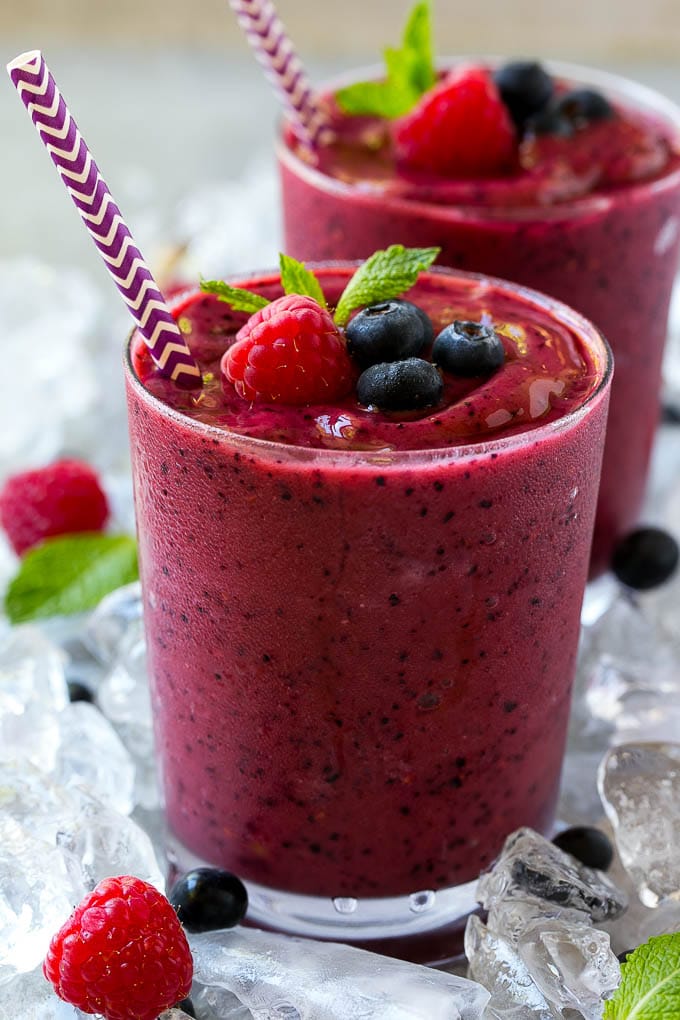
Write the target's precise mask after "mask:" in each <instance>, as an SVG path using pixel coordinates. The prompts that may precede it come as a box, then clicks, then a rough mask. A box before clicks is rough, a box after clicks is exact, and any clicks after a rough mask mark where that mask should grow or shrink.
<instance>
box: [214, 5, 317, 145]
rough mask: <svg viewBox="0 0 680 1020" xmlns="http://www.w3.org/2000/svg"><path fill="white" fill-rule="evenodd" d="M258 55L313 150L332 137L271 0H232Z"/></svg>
mask: <svg viewBox="0 0 680 1020" xmlns="http://www.w3.org/2000/svg"><path fill="white" fill-rule="evenodd" d="M229 3H230V5H231V7H232V10H233V11H234V12H235V14H236V16H237V18H238V22H239V24H240V25H241V27H242V28H243V30H244V32H245V34H246V37H247V39H248V42H249V43H250V45H251V47H252V49H253V51H254V52H255V56H256V57H257V60H258V61H259V63H260V64H262V66H263V67H264V69H265V71H266V73H267V77H268V78H269V80H270V82H271V83H272V85H273V86H274V87H275V89H276V90H277V91H278V93H279V94H280V96H281V98H282V100H283V102H284V104H285V106H286V108H287V109H288V111H289V112H290V114H291V116H292V119H293V121H294V123H295V124H296V126H297V127H298V128H299V129H300V131H301V132H302V133H303V135H304V136H306V140H307V142H308V143H309V145H310V147H311V148H312V149H314V148H317V147H318V146H319V145H323V144H325V143H327V142H329V141H330V140H331V139H332V137H333V131H332V128H331V126H330V122H329V119H328V117H327V115H326V113H325V112H324V111H323V110H322V109H321V107H320V106H319V103H318V102H317V100H316V98H315V96H314V93H313V91H312V87H311V85H310V82H309V79H308V78H307V75H306V73H305V71H304V68H303V67H302V64H301V63H300V60H299V58H298V56H297V54H296V53H295V50H294V48H293V44H292V42H291V41H290V39H289V37H288V35H287V34H286V31H285V29H284V27H283V25H282V24H281V21H280V19H279V17H278V15H277V13H276V9H275V7H274V5H273V3H271V0H229Z"/></svg>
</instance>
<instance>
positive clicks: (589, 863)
mask: <svg viewBox="0 0 680 1020" xmlns="http://www.w3.org/2000/svg"><path fill="white" fill-rule="evenodd" d="M553 843H554V844H555V846H557V847H559V848H560V850H564V852H565V854H571V856H572V857H575V858H576V860H577V861H580V862H581V864H585V866H586V867H587V868H597V870H598V871H607V870H608V869H609V868H610V867H611V863H612V861H613V860H614V848H613V847H612V845H611V842H610V840H609V839H608V837H607V836H606V835H605V833H604V832H602V831H601V830H600V829H594V828H593V827H592V826H590V825H575V826H574V827H573V828H571V829H565V830H564V832H560V833H559V834H558V835H557V836H555V838H554V839H553Z"/></svg>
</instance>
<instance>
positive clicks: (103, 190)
mask: <svg viewBox="0 0 680 1020" xmlns="http://www.w3.org/2000/svg"><path fill="white" fill-rule="evenodd" d="M7 70H8V71H9V75H10V78H11V79H12V83H13V84H14V86H15V88H16V89H17V91H18V93H19V95H20V97H21V99H22V101H23V103H24V106H25V107H26V109H27V110H28V113H29V115H30V117H31V119H32V121H33V123H34V124H35V127H36V128H37V131H38V134H39V135H40V138H41V140H42V142H43V144H44V145H45V147H46V149H47V151H48V152H49V154H50V156H51V157H52V161H53V163H54V165H55V166H56V168H57V170H58V172H59V175H60V177H61V179H62V181H63V182H64V184H65V186H66V189H67V191H68V193H69V194H70V196H71V198H72V199H73V201H74V203H75V205H76V208H77V209H78V212H79V213H80V216H81V218H82V220H83V222H84V224H85V226H86V228H87V230H88V231H89V233H90V235H91V237H92V240H93V241H94V243H95V244H96V246H97V248H98V249H99V252H100V254H101V256H102V258H103V259H104V261H105V263H106V266H107V269H108V270H109V272H110V273H111V276H112V277H113V279H114V282H115V284H116V286H117V287H118V289H119V291H120V292H121V294H122V295H123V298H124V299H125V301H126V303H127V305H128V307H129V308H130V311H131V312H132V316H133V318H134V319H135V321H136V322H137V325H138V326H139V330H140V333H141V334H142V336H143V337H144V339H145V341H146V344H147V346H148V347H149V350H150V352H151V356H152V358H153V360H154V361H155V363H156V365H157V366H158V368H159V369H160V371H161V372H162V373H163V374H164V375H166V376H167V377H168V378H170V379H172V380H173V381H174V382H176V383H177V384H178V385H180V386H184V387H191V386H198V385H200V383H201V373H200V370H199V368H198V366H197V365H196V363H195V361H194V359H193V358H192V356H191V352H190V351H189V348H188V347H187V345H186V343H185V340H184V337H183V336H182V334H181V332H180V330H179V327H178V326H177V323H176V322H175V319H174V318H173V316H172V313H171V312H170V310H169V309H168V307H167V305H166V303H165V301H164V299H163V296H162V294H161V292H160V291H159V289H158V287H157V286H156V283H155V281H154V279H153V276H152V275H151V271H150V270H149V268H148V267H147V265H146V263H145V262H144V260H143V258H142V256H141V254H140V252H139V249H138V248H137V247H136V246H135V243H134V241H133V239H132V235H131V234H130V231H129V230H128V228H127V227H126V225H125V223H124V222H123V219H122V217H121V214H120V210H119V209H118V206H117V205H116V203H115V202H114V200H113V197H112V196H111V193H110V191H109V189H108V187H107V185H106V183H105V181H104V179H103V178H102V176H101V174H100V173H99V170H98V168H97V164H96V163H95V161H94V159H93V158H92V154H91V153H90V151H89V149H88V148H87V145H86V144H85V142H84V140H83V138H82V136H81V134H80V131H79V130H78V127H77V125H76V123H75V121H74V120H73V117H72V116H71V114H70V113H69V110H68V107H67V106H66V103H65V102H64V99H63V97H62V95H61V93H60V92H59V89H58V87H57V84H56V82H55V81H54V78H53V77H52V75H51V73H50V70H49V68H48V66H47V64H46V63H45V60H44V58H43V56H42V54H41V53H40V52H39V51H37V50H35V51H33V52H29V53H24V54H22V55H21V56H20V57H17V58H16V60H13V61H12V63H11V64H8V66H7Z"/></svg>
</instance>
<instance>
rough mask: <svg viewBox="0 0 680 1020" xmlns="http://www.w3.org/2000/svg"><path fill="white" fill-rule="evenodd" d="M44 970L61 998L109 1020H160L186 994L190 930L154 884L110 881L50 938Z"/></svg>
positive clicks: (128, 879) (190, 965)
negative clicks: (159, 1017) (164, 1011)
mask: <svg viewBox="0 0 680 1020" xmlns="http://www.w3.org/2000/svg"><path fill="white" fill-rule="evenodd" d="M43 973H44V975H45V977H46V978H47V980H48V981H50V982H51V983H52V984H53V985H54V990H55V992H56V993H57V995H58V996H59V998H60V999H63V1000H64V1001H65V1002H70V1003H71V1005H73V1006H77V1007H78V1009H81V1010H83V1012H84V1013H101V1014H103V1016H104V1017H105V1018H106V1020H156V1017H157V1016H158V1014H159V1013H161V1012H162V1011H163V1010H164V1009H167V1008H168V1007H170V1006H174V1005H175V1004H176V1003H178V1002H180V1001H181V1000H182V999H185V998H186V997H187V995H188V994H189V991H190V989H191V981H192V976H193V961H192V958H191V951H190V949H189V944H188V942H187V939H186V935H185V934H184V929H183V928H182V925H181V924H180V922H179V919H178V917H177V914H176V913H175V911H174V909H173V907H172V906H171V905H170V903H169V901H168V900H167V899H166V897H165V896H163V894H162V893H160V892H159V891H158V890H157V889H156V888H155V887H154V886H152V885H150V884H149V883H148V882H144V881H142V879H140V878H135V877H133V876H130V875H121V876H119V877H117V878H105V879H104V880H103V881H102V882H100V883H99V885H97V886H96V888H95V889H93V891H92V892H91V893H90V894H89V895H88V896H86V897H85V899H84V900H83V901H82V902H81V903H80V904H79V906H78V907H76V909H75V910H74V912H73V914H71V917H70V918H69V919H68V921H66V923H65V924H64V925H62V927H61V928H60V929H59V931H58V932H57V934H56V935H54V937H53V938H52V941H51V942H50V948H49V950H48V953H47V956H46V958H45V962H44V963H43Z"/></svg>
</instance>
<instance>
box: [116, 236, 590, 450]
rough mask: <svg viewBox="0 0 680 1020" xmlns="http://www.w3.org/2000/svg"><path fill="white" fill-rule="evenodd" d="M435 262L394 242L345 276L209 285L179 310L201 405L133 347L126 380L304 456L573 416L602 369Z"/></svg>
mask: <svg viewBox="0 0 680 1020" xmlns="http://www.w3.org/2000/svg"><path fill="white" fill-rule="evenodd" d="M437 254H438V249H437V248H405V247H403V246H402V245H399V244H394V245H391V246H390V247H388V248H386V249H384V250H379V251H377V252H374V254H373V255H372V256H371V257H370V258H368V259H367V260H366V261H365V262H363V263H362V264H361V265H359V266H358V267H355V266H353V265H350V266H346V267H343V269H342V270H340V269H339V268H337V267H334V266H332V265H329V266H317V267H316V269H314V270H311V269H308V268H306V267H305V265H304V264H303V263H301V262H297V261H296V260H295V259H292V258H290V257H288V256H285V255H282V256H281V259H280V269H279V272H278V273H272V274H270V275H264V276H263V275H259V276H256V277H251V278H250V279H249V280H248V281H247V282H246V284H245V285H239V286H235V285H234V284H231V283H228V282H225V281H221V280H213V281H204V282H203V283H202V285H201V292H198V293H194V294H192V295H189V296H186V297H185V298H183V299H180V301H179V302H178V304H177V305H176V306H175V315H176V316H177V319H178V322H179V324H180V327H181V329H182V332H183V336H184V338H185V340H186V342H187V343H188V344H189V346H190V349H191V352H192V355H193V357H194V358H195V359H196V360H197V362H198V364H199V365H200V367H201V371H202V374H203V381H204V385H203V387H202V389H201V392H200V394H192V393H176V392H173V391H172V390H171V389H170V387H168V386H167V385H166V383H165V381H164V380H163V379H162V378H161V377H160V376H159V373H158V372H157V371H156V370H155V369H154V366H153V364H152V363H151V362H150V361H149V359H148V358H146V356H145V355H144V352H143V349H141V348H139V347H138V346H137V347H135V346H134V345H133V364H134V366H135V370H136V372H137V374H138V376H139V378H140V379H141V380H142V382H143V383H144V385H145V386H146V388H147V389H149V390H151V392H153V393H154V394H155V395H156V396H158V397H159V398H160V399H161V400H163V401H164V402H166V403H168V404H170V405H171V406H173V407H175V408H176V409H177V410H179V411H181V412H183V413H185V414H186V415H188V416H190V417H193V418H195V419H197V420H199V421H203V422H205V423H208V424H211V425H214V426H216V427H218V428H222V429H227V430H230V431H235V432H238V433H241V434H244V435H248V436H251V437H253V438H260V439H267V440H270V441H275V442H282V443H286V444H287V445H298V446H305V447H331V448H334V449H355V450H357V449H380V450H383V449H387V450H398V449H437V448H442V447H448V446H451V445H459V444H461V443H469V442H474V441H483V440H486V439H491V438H495V437H497V436H499V435H504V434H507V433H513V432H521V431H524V430H526V429H528V428H535V427H537V426H539V425H542V424H546V423H547V422H549V421H552V420H554V419H556V418H560V417H562V416H563V415H564V414H566V413H568V412H569V411H570V410H571V409H572V408H573V407H575V406H579V405H580V404H581V403H582V402H583V400H584V399H586V398H587V396H588V394H589V393H590V392H592V388H593V385H594V380H595V378H596V376H597V367H596V366H595V365H594V364H593V363H592V361H591V359H590V358H589V356H588V354H587V352H586V351H584V350H583V349H582V347H581V345H580V344H579V343H578V340H577V339H576V337H575V335H574V334H572V331H571V330H570V329H569V328H568V327H567V326H562V325H556V324H555V323H554V320H553V319H551V317H550V315H549V314H548V313H547V311H546V310H545V309H544V308H542V307H541V306H540V304H536V303H535V302H532V300H530V299H528V300H527V301H524V300H519V301H518V300H516V299H512V300H510V299H509V298H508V296H507V294H506V293H505V291H504V289H503V287H502V286H501V285H499V284H497V283H496V282H495V281H493V280H482V279H478V278H476V277H469V278H468V277H460V278H454V279H453V280H452V279H451V278H450V277H448V275H447V274H443V273H441V272H439V271H438V270H436V269H430V268H429V267H430V266H431V263H432V262H433V261H434V259H435V258H436V256H437ZM140 355H141V356H140Z"/></svg>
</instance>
